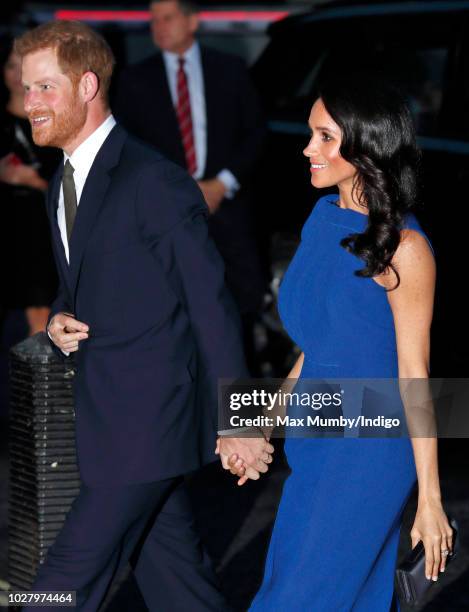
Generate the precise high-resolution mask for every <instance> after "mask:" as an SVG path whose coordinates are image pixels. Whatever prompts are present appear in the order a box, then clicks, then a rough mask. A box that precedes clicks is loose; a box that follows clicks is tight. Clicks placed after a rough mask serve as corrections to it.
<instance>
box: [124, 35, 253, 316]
mask: <svg viewBox="0 0 469 612" xmlns="http://www.w3.org/2000/svg"><path fill="white" fill-rule="evenodd" d="M201 60H202V72H203V79H204V93H205V103H206V117H207V159H206V166H205V173H204V177H203V178H214V177H215V176H216V175H217V173H218V172H220V171H221V170H222V169H224V168H227V169H228V170H230V171H231V172H232V174H233V175H234V176H235V177H236V179H237V180H238V182H239V183H240V185H241V189H240V190H239V192H238V193H237V194H236V196H235V197H234V198H233V199H231V200H229V199H226V198H225V199H224V201H223V202H222V205H221V207H220V209H219V210H218V211H217V212H216V213H215V214H214V215H211V216H210V219H209V228H210V231H211V234H212V237H213V238H214V240H215V242H216V245H217V247H218V249H219V251H220V252H221V254H222V256H223V258H224V260H225V264H226V275H227V282H228V285H229V287H230V289H231V290H232V293H233V295H234V297H235V299H236V301H237V303H238V306H239V308H240V310H241V312H243V313H244V312H255V311H256V310H257V309H258V308H259V306H260V304H261V301H262V295H263V289H264V286H263V280H262V273H261V268H260V263H259V257H258V253H257V247H256V240H255V236H254V231H253V221H252V213H251V210H250V207H251V206H252V202H249V200H248V197H249V180H250V176H251V175H252V173H253V171H254V169H255V166H256V162H257V160H258V159H259V156H260V154H261V151H262V145H263V140H264V136H265V122H264V118H263V116H262V112H261V109H260V105H259V101H258V98H257V94H256V92H255V90H254V87H253V85H252V83H251V81H250V78H249V75H248V72H247V70H246V67H245V65H244V62H243V61H242V60H241V59H240V58H237V57H234V56H232V55H228V54H226V53H222V52H220V51H215V50H213V49H208V48H206V47H201ZM113 110H114V112H115V114H116V116H117V118H118V119H119V120H120V121H121V122H122V124H123V125H124V126H125V127H126V128H127V129H128V130H129V131H130V132H131V133H132V134H133V135H135V136H137V137H138V138H141V139H143V140H144V141H146V142H148V143H150V144H152V145H154V146H155V147H156V148H157V149H158V150H160V151H161V152H162V153H163V154H164V155H166V156H167V157H168V158H169V159H171V160H172V161H174V162H175V163H177V164H179V165H180V166H182V167H186V161H185V155H184V148H183V145H182V139H181V135H180V131H179V125H178V122H177V116H176V112H175V109H174V106H173V102H172V99H171V93H170V90H169V85H168V80H167V76H166V70H165V65H164V60H163V56H162V54H161V53H157V54H154V55H152V56H151V57H149V58H147V59H145V60H143V61H142V62H140V63H139V64H136V65H133V66H130V67H128V68H126V69H124V70H123V72H122V74H121V76H120V78H119V80H118V83H117V88H116V96H115V101H114V104H113Z"/></svg>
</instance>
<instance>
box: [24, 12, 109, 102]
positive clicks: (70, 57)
mask: <svg viewBox="0 0 469 612" xmlns="http://www.w3.org/2000/svg"><path fill="white" fill-rule="evenodd" d="M14 49H15V51H16V53H18V54H19V55H20V56H21V57H24V56H26V55H29V54H30V53H35V52H36V51H41V50H43V49H53V50H54V51H55V52H56V55H57V62H58V64H59V66H60V69H61V70H62V72H63V73H64V74H65V75H67V76H68V77H69V78H70V80H71V81H72V83H77V82H78V81H79V80H80V78H81V76H82V75H83V74H84V73H85V72H93V73H94V74H95V75H96V76H97V78H98V82H99V92H100V94H101V98H102V99H103V101H104V102H105V103H106V104H107V103H108V92H109V86H110V84H111V77H112V72H113V70H114V65H115V63H116V60H115V58H114V54H113V52H112V51H111V48H110V46H109V45H108V43H107V42H106V41H105V40H104V38H103V37H102V36H101V35H100V34H98V33H97V32H96V31H95V30H93V29H91V28H90V27H89V26H87V25H86V24H84V23H81V22H80V21H67V20H58V21H49V22H48V23H43V24H41V25H39V26H37V27H36V28H34V29H32V30H28V31H27V32H25V33H24V34H22V35H21V36H19V37H18V38H17V39H16V40H15V46H14Z"/></svg>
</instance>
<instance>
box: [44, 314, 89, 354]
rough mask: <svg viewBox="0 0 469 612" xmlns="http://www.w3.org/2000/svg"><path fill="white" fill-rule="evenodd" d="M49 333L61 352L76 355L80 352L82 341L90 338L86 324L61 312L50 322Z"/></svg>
mask: <svg viewBox="0 0 469 612" xmlns="http://www.w3.org/2000/svg"><path fill="white" fill-rule="evenodd" d="M47 331H48V332H49V335H50V337H51V339H52V342H53V343H54V344H55V346H57V347H58V348H59V349H60V350H61V351H64V352H66V353H74V352H75V351H78V343H79V342H80V340H86V339H87V338H88V332H89V327H88V325H86V323H82V322H81V321H77V320H76V319H75V317H74V316H73V315H72V314H69V313H67V312H59V313H58V314H56V315H55V316H54V317H52V319H51V320H50V323H49V327H48V328H47Z"/></svg>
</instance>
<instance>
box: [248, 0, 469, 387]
mask: <svg viewBox="0 0 469 612" xmlns="http://www.w3.org/2000/svg"><path fill="white" fill-rule="evenodd" d="M269 35H270V43H269V45H268V46H267V48H266V49H265V51H264V53H263V54H262V55H261V57H260V58H259V60H258V61H257V63H256V65H255V66H254V67H253V76H254V79H255V82H256V84H257V86H258V88H259V91H260V93H261V96H262V100H263V103H264V106H265V109H266V112H267V115H268V118H269V128H270V129H269V142H268V147H267V154H266V156H265V160H264V163H263V168H262V171H261V172H260V174H259V177H258V178H259V180H258V189H259V192H258V198H257V202H258V206H259V213H260V218H261V220H262V224H261V225H262V227H263V228H264V230H265V235H266V236H270V237H272V236H275V237H276V239H277V240H278V236H279V234H280V235H281V234H282V233H284V232H287V233H288V232H290V233H293V234H298V232H299V230H300V228H301V225H302V224H303V222H304V220H305V219H306V217H307V216H308V214H309V213H310V211H311V208H312V206H313V205H314V202H315V201H316V200H317V198H318V197H319V192H318V191H315V190H314V189H313V187H312V186H311V184H310V174H309V164H308V161H307V160H306V158H304V157H303V155H302V150H303V148H304V147H305V146H306V143H307V142H308V138H309V136H308V134H309V131H308V128H307V119H308V115H309V111H310V108H311V105H312V103H313V101H314V100H315V97H316V95H317V88H318V83H319V82H320V81H321V80H322V79H323V78H324V77H327V75H329V74H333V73H334V72H340V73H343V72H344V71H347V70H350V71H352V70H357V69H360V70H362V69H367V68H369V69H373V70H377V69H378V70H380V71H381V72H383V73H384V74H386V75H388V76H389V78H390V79H392V80H393V81H395V82H396V81H397V82H398V83H399V84H400V85H401V87H402V88H403V89H404V90H405V91H406V92H407V95H408V100H409V104H410V107H411V110H412V112H413V115H414V118H415V122H416V126H417V130H418V135H419V142H420V146H421V148H422V150H423V174H422V180H423V186H424V189H423V192H422V193H423V197H422V201H423V206H422V207H421V209H420V210H418V211H417V216H418V217H419V219H420V221H421V223H422V225H423V227H424V229H425V230H426V232H427V233H428V235H429V237H430V239H431V241H432V244H433V246H434V249H435V252H436V256H437V264H438V284H437V299H436V304H435V315H434V325H433V339H432V342H433V343H434V344H433V346H432V375H433V376H453V377H456V376H465V375H466V374H467V365H468V362H469V355H468V348H467V346H468V345H467V343H468V325H467V323H466V317H467V316H468V314H469V293H466V291H465V285H464V283H465V279H466V266H465V263H466V252H467V242H466V241H467V240H468V238H467V230H466V227H467V226H468V220H469V193H468V182H469V2H466V1H461V2H441V1H440V2H420V3H419V2H409V3H404V2H400V3H394V2H388V3H386V4H384V3H382V4H368V5H363V6H362V5H360V6H351V5H350V4H348V5H344V6H334V7H329V8H322V9H316V10H314V11H312V12H310V13H307V14H302V15H297V16H294V17H289V18H287V19H285V20H283V21H280V22H278V23H275V24H273V25H272V26H271V27H270V29H269Z"/></svg>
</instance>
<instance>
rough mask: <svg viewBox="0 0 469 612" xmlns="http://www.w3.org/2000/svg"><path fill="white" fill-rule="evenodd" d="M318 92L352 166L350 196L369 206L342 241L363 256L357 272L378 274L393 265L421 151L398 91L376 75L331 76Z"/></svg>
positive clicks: (410, 204) (411, 203) (414, 191)
mask: <svg viewBox="0 0 469 612" xmlns="http://www.w3.org/2000/svg"><path fill="white" fill-rule="evenodd" d="M319 97H320V98H321V100H322V101H323V103H324V106H325V107H326V110H327V112H328V113H329V115H330V116H331V117H332V119H333V120H334V121H335V122H336V123H337V125H338V126H339V127H340V129H341V132H342V143H341V146H340V154H341V156H342V157H343V158H344V159H345V160H347V161H348V162H349V163H351V164H352V165H353V166H355V168H356V170H357V174H356V175H355V179H354V184H353V190H352V194H353V198H354V200H355V201H357V202H358V203H359V204H360V205H362V206H366V207H367V209H368V225H367V228H366V230H365V231H364V232H363V233H361V234H351V235H349V236H347V237H346V238H344V239H343V240H342V241H341V243H340V244H341V245H342V246H343V247H344V248H345V249H347V250H348V251H349V252H350V253H353V254H354V255H356V256H357V257H359V258H360V259H362V260H363V261H364V262H365V267H364V268H362V269H361V270H357V271H356V272H355V274H356V275H357V276H361V277H372V276H376V275H378V274H380V273H382V272H384V271H385V270H386V269H388V268H389V269H391V270H392V271H393V272H394V273H395V275H396V278H397V284H396V285H395V287H393V289H396V288H397V287H398V286H399V283H400V278H399V273H398V271H397V270H396V269H395V266H394V265H393V264H392V263H391V259H392V257H393V255H394V253H395V252H396V250H397V247H398V246H399V242H400V239H401V236H400V230H401V229H402V226H403V221H404V215H405V213H407V212H409V211H410V210H411V209H412V208H413V207H414V206H415V204H416V202H417V197H418V184H419V176H420V173H419V168H420V156H421V155H420V151H419V149H418V147H417V143H416V137H415V129H414V124H413V121H412V116H411V114H410V111H409V109H408V107H407V104H406V101H405V97H404V95H403V94H402V92H401V91H400V90H399V89H398V88H397V87H396V86H395V85H393V84H391V83H389V82H388V81H386V80H384V78H383V77H381V76H379V75H370V74H355V75H349V76H345V77H344V76H341V77H340V78H335V79H333V80H329V81H327V82H326V83H324V84H323V85H322V87H320V91H319Z"/></svg>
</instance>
